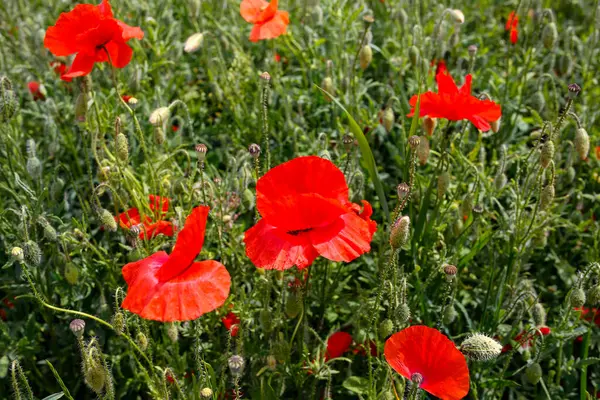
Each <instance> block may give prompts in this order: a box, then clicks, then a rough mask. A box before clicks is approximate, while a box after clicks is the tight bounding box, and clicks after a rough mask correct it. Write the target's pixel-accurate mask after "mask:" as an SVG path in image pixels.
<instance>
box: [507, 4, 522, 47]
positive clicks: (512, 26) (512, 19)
mask: <svg viewBox="0 0 600 400" xmlns="http://www.w3.org/2000/svg"><path fill="white" fill-rule="evenodd" d="M518 25H519V17H518V16H517V15H516V13H515V12H514V11H512V12H511V13H510V14H509V15H508V20H507V21H506V26H505V27H504V30H506V31H510V42H511V43H512V44H516V43H517V40H519V31H518V29H517V26H518Z"/></svg>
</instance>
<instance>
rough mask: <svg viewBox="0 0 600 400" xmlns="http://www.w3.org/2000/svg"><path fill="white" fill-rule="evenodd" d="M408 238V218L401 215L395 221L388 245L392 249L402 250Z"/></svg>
mask: <svg viewBox="0 0 600 400" xmlns="http://www.w3.org/2000/svg"><path fill="white" fill-rule="evenodd" d="M409 237H410V217H409V216H408V215H403V216H402V217H400V218H399V219H397V220H396V222H395V223H394V226H392V231H391V233H390V245H391V246H392V248H393V249H400V248H402V247H403V246H404V245H405V244H406V243H407V242H408V238H409Z"/></svg>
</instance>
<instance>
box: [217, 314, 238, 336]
mask: <svg viewBox="0 0 600 400" xmlns="http://www.w3.org/2000/svg"><path fill="white" fill-rule="evenodd" d="M221 322H223V325H224V326H225V329H227V330H228V331H229V333H230V334H231V336H233V337H236V336H237V334H238V331H239V329H240V318H239V317H238V316H237V315H235V314H234V313H232V312H230V313H228V314H227V315H226V316H225V317H223V318H221Z"/></svg>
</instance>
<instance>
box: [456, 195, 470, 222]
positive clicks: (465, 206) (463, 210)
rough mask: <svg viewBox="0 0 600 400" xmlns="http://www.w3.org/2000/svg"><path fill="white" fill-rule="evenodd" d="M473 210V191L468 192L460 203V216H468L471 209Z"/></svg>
mask: <svg viewBox="0 0 600 400" xmlns="http://www.w3.org/2000/svg"><path fill="white" fill-rule="evenodd" d="M472 210H473V196H472V195H471V193H467V194H466V195H465V197H464V198H463V201H462V202H461V203H460V210H459V212H460V216H461V217H463V218H464V217H468V216H469V215H470V214H471V211H472Z"/></svg>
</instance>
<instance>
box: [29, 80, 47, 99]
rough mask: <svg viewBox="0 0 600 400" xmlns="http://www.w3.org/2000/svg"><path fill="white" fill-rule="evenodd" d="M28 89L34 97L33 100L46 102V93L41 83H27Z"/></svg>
mask: <svg viewBox="0 0 600 400" xmlns="http://www.w3.org/2000/svg"><path fill="white" fill-rule="evenodd" d="M27 88H28V89H29V93H31V96H32V97H33V100H35V101H38V100H45V99H46V96H45V95H44V91H43V89H42V85H40V83H39V82H36V81H31V82H29V83H27Z"/></svg>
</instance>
